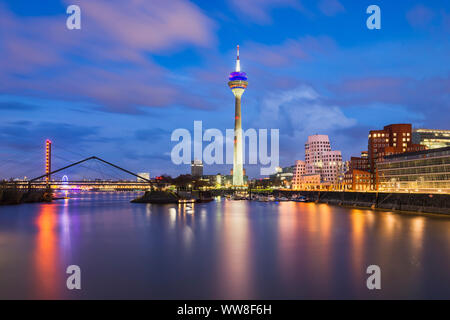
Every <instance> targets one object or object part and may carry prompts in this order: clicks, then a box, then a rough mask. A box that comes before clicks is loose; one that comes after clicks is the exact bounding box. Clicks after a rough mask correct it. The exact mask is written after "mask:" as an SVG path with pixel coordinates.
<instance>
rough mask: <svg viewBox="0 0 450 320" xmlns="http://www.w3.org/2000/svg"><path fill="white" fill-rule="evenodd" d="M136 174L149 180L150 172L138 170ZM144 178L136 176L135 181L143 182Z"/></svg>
mask: <svg viewBox="0 0 450 320" xmlns="http://www.w3.org/2000/svg"><path fill="white" fill-rule="evenodd" d="M137 175H138V176H140V177H142V178H144V179H147V180H150V172H139V173H138V174H137ZM144 179H141V178H137V179H136V181H137V182H145V180H144Z"/></svg>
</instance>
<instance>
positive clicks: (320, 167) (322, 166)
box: [305, 134, 343, 185]
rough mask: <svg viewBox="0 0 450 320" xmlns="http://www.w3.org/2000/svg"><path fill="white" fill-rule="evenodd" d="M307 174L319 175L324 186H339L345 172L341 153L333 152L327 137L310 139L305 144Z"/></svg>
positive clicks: (316, 136) (311, 137)
mask: <svg viewBox="0 0 450 320" xmlns="http://www.w3.org/2000/svg"><path fill="white" fill-rule="evenodd" d="M305 169H306V174H308V175H311V174H319V175H320V177H321V182H322V183H323V184H324V185H337V184H338V183H339V176H340V174H341V173H342V171H343V164H342V155H341V151H332V150H331V145H330V140H329V138H328V136H327V135H321V134H316V135H312V136H309V137H308V141H307V142H306V144H305Z"/></svg>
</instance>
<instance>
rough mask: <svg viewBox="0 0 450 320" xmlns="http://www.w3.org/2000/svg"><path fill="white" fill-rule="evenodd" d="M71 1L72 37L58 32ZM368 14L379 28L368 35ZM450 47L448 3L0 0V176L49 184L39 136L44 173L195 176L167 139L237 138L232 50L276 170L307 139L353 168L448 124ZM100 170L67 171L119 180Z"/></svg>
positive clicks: (247, 116) (250, 124)
mask: <svg viewBox="0 0 450 320" xmlns="http://www.w3.org/2000/svg"><path fill="white" fill-rule="evenodd" d="M71 4H76V5H78V6H79V7H80V9H81V29H80V30H69V29H68V28H67V27H66V20H67V18H68V16H69V15H68V14H67V13H66V9H67V7H68V6H69V5H71ZM372 4H376V5H378V6H379V7H380V9H381V29H380V30H376V29H375V30H369V29H368V28H367V26H366V20H367V18H368V17H369V14H367V13H366V9H367V7H368V6H369V5H372ZM449 39H450V2H449V1H448V0H428V1H425V0H419V1H417V0H397V1H392V0H371V1H365V0H361V1H354V0H318V1H312V0H246V1H242V0H224V1H215V0H214V1H206V0H198V1H187V0H165V1H159V0H150V1H149V0H129V1H119V0H79V1H77V0H70V1H66V0H47V1H25V0H6V1H5V0H3V1H2V2H0V178H6V179H9V178H11V177H23V176H27V177H35V176H39V175H41V174H43V173H44V172H43V168H44V143H45V139H50V140H52V142H53V168H54V169H56V168H57V167H61V166H63V165H66V164H68V163H70V162H73V161H77V160H80V159H82V158H85V157H89V156H93V155H95V156H98V157H101V158H103V159H105V160H108V161H110V162H113V163H115V164H118V165H121V166H122V167H124V168H126V169H129V170H131V171H134V172H150V174H151V176H152V177H154V176H158V175H162V174H169V175H172V176H176V175H179V174H182V173H188V172H190V168H189V165H175V164H174V163H172V161H171V158H170V153H171V150H172V148H173V147H174V146H175V144H176V142H172V141H171V134H172V132H173V131H174V130H175V129H178V128H185V129H188V130H189V131H191V132H192V131H193V127H194V121H196V120H197V121H200V120H201V121H202V124H203V128H204V129H208V128H217V129H219V130H221V131H223V132H225V130H226V129H231V128H233V125H234V98H233V95H232V93H231V91H230V90H229V88H228V87H227V81H228V75H229V73H230V72H231V71H234V65H235V55H236V45H238V44H239V45H240V59H241V68H242V71H245V72H246V73H247V76H248V79H249V85H248V88H247V90H246V92H245V93H244V96H243V98H242V125H243V128H244V130H245V129H248V128H255V129H256V130H258V129H279V132H280V165H281V166H290V165H293V164H294V163H295V160H297V159H304V144H305V141H306V139H307V136H308V135H312V134H327V135H329V137H330V140H331V145H332V148H333V149H334V150H341V151H342V154H343V157H344V159H349V157H350V156H358V155H359V154H360V152H361V151H363V150H366V149H367V135H368V132H369V130H371V129H381V128H382V127H383V126H385V125H388V124H391V123H411V124H412V125H413V127H416V128H419V127H421V128H422V127H424V128H436V129H450V126H449V123H450V121H449V120H450V116H449V112H448V110H449V106H450V41H449ZM245 167H246V169H247V173H248V174H249V176H251V177H258V176H259V175H260V171H259V166H258V165H248V166H245ZM230 169H231V166H230V165H211V166H205V168H204V173H205V174H216V173H219V172H220V173H222V174H228V173H229V170H230ZM108 170H109V169H107V168H104V167H102V166H101V165H99V164H86V165H85V166H84V167H80V168H77V169H72V170H71V171H70V172H69V173H68V174H69V175H71V178H72V177H74V178H75V177H84V178H89V177H94V176H98V177H101V178H114V177H116V176H117V177H118V176H120V177H121V178H122V175H121V173H117V172H112V171H108ZM123 178H126V176H123Z"/></svg>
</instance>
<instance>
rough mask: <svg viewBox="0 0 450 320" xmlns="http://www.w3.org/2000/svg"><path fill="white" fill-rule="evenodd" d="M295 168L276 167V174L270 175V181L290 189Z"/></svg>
mask: <svg viewBox="0 0 450 320" xmlns="http://www.w3.org/2000/svg"><path fill="white" fill-rule="evenodd" d="M295 168H296V166H290V167H284V168H282V167H277V168H276V169H275V170H276V172H275V173H274V174H272V175H270V177H269V178H270V180H271V181H272V182H273V183H275V184H277V183H278V184H279V185H280V186H282V187H286V188H290V187H291V185H292V180H293V177H294V171H295Z"/></svg>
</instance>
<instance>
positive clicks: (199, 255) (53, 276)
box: [0, 193, 450, 299]
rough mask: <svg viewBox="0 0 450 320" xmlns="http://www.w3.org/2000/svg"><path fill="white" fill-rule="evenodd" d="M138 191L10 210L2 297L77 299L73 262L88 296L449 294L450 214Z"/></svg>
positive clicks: (1, 231)
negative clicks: (371, 284) (376, 272)
mask: <svg viewBox="0 0 450 320" xmlns="http://www.w3.org/2000/svg"><path fill="white" fill-rule="evenodd" d="M132 197H134V195H132V194H129V195H127V194H101V193H98V194H97V193H96V194H89V195H86V196H85V195H81V194H80V195H76V196H71V199H70V200H60V201H55V202H54V203H53V204H30V205H24V206H15V207H2V214H1V215H0V239H1V240H2V246H0V257H1V259H0V269H1V270H7V272H8V273H10V274H11V277H5V276H4V275H3V276H2V274H0V284H1V286H0V297H8V296H11V294H10V292H14V296H15V297H33V298H35V297H37V298H64V297H67V296H69V297H71V296H70V295H69V294H68V293H67V289H66V288H65V280H66V274H65V268H66V267H67V265H69V264H77V265H80V266H82V269H83V268H84V269H83V270H84V271H85V273H84V274H85V275H86V277H89V278H85V281H87V282H86V286H84V289H83V292H82V294H83V298H105V297H106V298H127V297H129V296H133V297H135V298H144V299H145V298H152V299H160V298H170V299H196V298H199V299H208V298H209V299H240V298H242V299H258V298H259V299H283V298H285V299H298V298H373V297H377V298H378V297H383V298H424V297H425V298H430V297H431V298H450V274H449V273H448V270H449V268H450V241H449V240H450V238H449V234H450V233H449V232H448V230H449V229H450V219H445V218H436V217H429V216H417V215H416V216H414V215H399V214H394V213H391V212H382V211H372V210H358V209H348V208H342V207H336V206H328V205H325V204H319V205H318V204H314V203H294V202H280V203H261V202H249V201H230V200H225V199H222V200H221V201H214V202H211V203H202V204H181V205H153V204H152V205H150V204H130V202H129V200H130V199H131V198H132ZM5 239H6V240H5ZM18 252H20V256H18V255H17V253H18ZM10 261H14V262H10ZM371 264H376V265H379V266H380V267H381V270H382V290H381V292H379V293H378V295H376V296H375V295H374V293H373V292H369V291H368V290H367V288H366V286H365V281H366V278H367V275H366V273H365V271H366V268H367V266H368V265H371ZM113 279H115V280H114V282H113V281H112V280H113ZM115 281H118V282H119V283H120V285H116V282H115ZM107 285H109V286H107ZM119 289H120V290H119ZM115 290H116V291H115ZM74 297H77V296H74Z"/></svg>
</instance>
